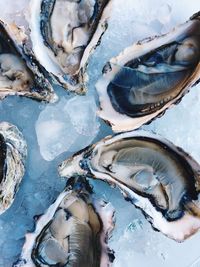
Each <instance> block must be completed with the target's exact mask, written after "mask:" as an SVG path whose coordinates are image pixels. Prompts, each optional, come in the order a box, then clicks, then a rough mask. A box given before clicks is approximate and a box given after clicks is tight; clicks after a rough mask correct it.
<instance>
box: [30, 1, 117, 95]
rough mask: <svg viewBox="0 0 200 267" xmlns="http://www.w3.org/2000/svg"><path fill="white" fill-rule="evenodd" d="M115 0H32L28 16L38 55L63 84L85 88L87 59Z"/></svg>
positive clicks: (40, 60) (55, 78)
mask: <svg viewBox="0 0 200 267" xmlns="http://www.w3.org/2000/svg"><path fill="white" fill-rule="evenodd" d="M112 2H113V0H81V1H76V0H74V1H71V0H65V1H63V0H32V1H30V8H29V10H30V12H29V14H28V16H27V20H28V22H29V28H30V31H31V32H30V38H31V41H32V49H33V52H34V55H35V57H36V58H37V60H38V61H39V62H40V64H41V65H42V66H43V67H44V68H45V69H46V71H48V72H49V74H51V75H52V77H54V81H55V82H57V83H58V84H60V85H61V86H62V87H64V88H66V89H67V90H70V91H75V92H76V93H84V92H85V91H86V82H87V79H88V77H87V74H86V68H87V64H88V59H89V57H90V55H91V53H92V52H93V51H94V50H95V48H96V47H97V46H98V45H99V44H100V40H101V37H102V35H103V33H104V32H105V30H106V29H107V26H108V18H109V16H110V8H111V3H112Z"/></svg>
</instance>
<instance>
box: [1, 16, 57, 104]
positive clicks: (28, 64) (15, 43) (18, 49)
mask: <svg viewBox="0 0 200 267" xmlns="http://www.w3.org/2000/svg"><path fill="white" fill-rule="evenodd" d="M25 42H26V37H25V35H24V33H23V31H22V30H21V29H19V28H17V26H16V25H15V24H10V25H9V24H5V23H3V22H1V21H0V99H3V98H5V97H6V96H7V95H20V96H27V97H31V98H36V99H38V100H45V101H50V102H54V101H55V100H56V99H57V97H56V96H55V94H54V92H53V89H52V86H51V84H50V83H49V81H48V80H47V78H48V75H47V73H46V71H45V70H43V68H42V67H41V66H40V64H39V63H38V62H37V61H36V60H35V58H34V56H33V55H32V53H31V51H30V50H28V49H27V48H26V49H25V47H24V43H25Z"/></svg>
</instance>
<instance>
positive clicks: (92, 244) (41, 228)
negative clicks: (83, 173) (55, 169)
mask: <svg viewBox="0 0 200 267" xmlns="http://www.w3.org/2000/svg"><path fill="white" fill-rule="evenodd" d="M91 194H92V189H91V187H90V185H89V183H88V182H87V180H86V179H85V178H83V177H79V178H74V177H73V178H71V179H69V181H68V185H67V187H66V189H65V191H64V192H62V193H61V194H60V195H59V196H58V198H57V199H56V201H55V202H54V203H53V204H52V205H51V206H50V207H49V208H48V210H47V211H46V212H45V214H44V215H42V216H40V217H39V219H38V221H37V223H36V228H35V231H34V232H33V233H29V234H27V235H26V241H25V244H24V246H23V250H22V254H21V257H20V260H19V261H18V262H17V263H16V264H14V266H15V267H22V266H28V267H33V266H41V267H42V266H81V267H100V266H101V267H105V266H108V267H109V266H111V260H112V259H113V255H112V251H110V250H109V248H108V246H107V244H106V242H107V241H108V238H109V234H110V233H111V231H112V229H113V226H114V225H113V216H114V209H113V207H112V206H111V204H109V203H105V202H98V201H95V200H94V199H92V197H91Z"/></svg>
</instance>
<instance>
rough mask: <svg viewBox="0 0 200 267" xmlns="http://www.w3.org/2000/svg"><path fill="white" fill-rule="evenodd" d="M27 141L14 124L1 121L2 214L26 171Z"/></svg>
mask: <svg viewBox="0 0 200 267" xmlns="http://www.w3.org/2000/svg"><path fill="white" fill-rule="evenodd" d="M26 155H27V146H26V142H25V140H24V138H23V136H22V134H21V132H20V131H19V130H18V129H17V127H15V126H14V125H12V124H10V123H7V122H1V123H0V214H2V213H3V212H4V211H6V210H7V209H8V208H9V207H10V206H11V205H12V203H13V201H14V198H15V194H16V193H17V191H18V188H19V185H20V182H21V180H22V177H23V175H24V171H25V167H24V164H25V159H26Z"/></svg>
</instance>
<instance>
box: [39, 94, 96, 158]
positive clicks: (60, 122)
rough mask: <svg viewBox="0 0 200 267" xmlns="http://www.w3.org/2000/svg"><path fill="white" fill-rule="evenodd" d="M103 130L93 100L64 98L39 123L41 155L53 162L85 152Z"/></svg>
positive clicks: (44, 113)
mask: <svg viewBox="0 0 200 267" xmlns="http://www.w3.org/2000/svg"><path fill="white" fill-rule="evenodd" d="M99 127H100V123H99V121H98V119H97V117H96V103H95V100H94V98H93V97H91V96H90V97H88V96H85V97H83V96H82V97H81V96H76V97H74V98H71V99H70V100H68V99H66V98H62V99H61V101H60V102H58V103H56V104H54V105H49V106H47V107H46V108H45V109H44V110H43V111H42V112H41V113H40V115H39V118H38V120H37V122H36V133H37V140H38V144H39V147H40V153H41V155H42V156H43V158H44V159H45V160H47V161H51V160H53V159H54V158H55V157H57V156H58V155H60V154H61V153H63V152H65V151H70V152H75V151H77V150H79V149H82V148H84V147H86V146H88V145H89V144H90V143H91V142H92V140H93V139H94V138H95V137H96V135H97V134H98V131H99Z"/></svg>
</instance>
